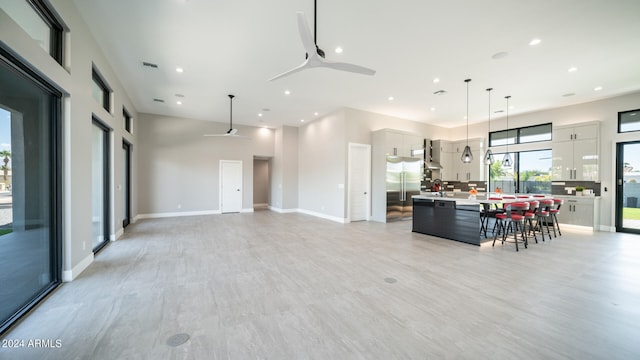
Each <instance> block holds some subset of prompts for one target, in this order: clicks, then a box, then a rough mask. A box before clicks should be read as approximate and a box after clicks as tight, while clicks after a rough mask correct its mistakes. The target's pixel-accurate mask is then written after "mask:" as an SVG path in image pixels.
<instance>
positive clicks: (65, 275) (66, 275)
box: [62, 252, 93, 282]
mask: <svg viewBox="0 0 640 360" xmlns="http://www.w3.org/2000/svg"><path fill="white" fill-rule="evenodd" d="M92 262H93V252H91V253H90V254H89V255H87V257H85V258H84V259H82V261H80V262H79V263H78V264H77V265H76V266H74V267H73V268H72V269H71V270H65V271H63V272H62V281H63V282H70V281H73V280H75V278H77V277H78V275H80V273H82V272H83V271H84V270H85V269H86V268H87V267H89V265H91V263H92Z"/></svg>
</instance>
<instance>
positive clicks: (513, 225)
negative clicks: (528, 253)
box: [492, 202, 529, 251]
mask: <svg viewBox="0 0 640 360" xmlns="http://www.w3.org/2000/svg"><path fill="white" fill-rule="evenodd" d="M528 209H529V204H528V203H524V202H513V203H511V204H509V206H508V208H507V213H506V214H499V215H503V216H504V218H503V216H500V222H501V228H502V229H503V230H504V231H503V232H502V243H503V244H504V242H505V241H508V240H507V235H508V233H509V231H513V242H515V244H516V251H519V249H518V243H519V242H522V243H523V244H524V247H525V249H526V248H527V234H526V233H525V232H524V212H525V211H527V210H528ZM496 219H498V215H496ZM505 220H508V224H507V226H506V227H505V225H504V222H505ZM518 231H520V236H521V238H522V241H518ZM497 235H498V233H495V234H494V236H493V244H492V246H495V244H496V239H497Z"/></svg>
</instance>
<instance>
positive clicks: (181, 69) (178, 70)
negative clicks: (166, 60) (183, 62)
mask: <svg viewBox="0 0 640 360" xmlns="http://www.w3.org/2000/svg"><path fill="white" fill-rule="evenodd" d="M176 71H177V72H179V73H181V72H184V69H183V68H181V67H177V68H176Z"/></svg>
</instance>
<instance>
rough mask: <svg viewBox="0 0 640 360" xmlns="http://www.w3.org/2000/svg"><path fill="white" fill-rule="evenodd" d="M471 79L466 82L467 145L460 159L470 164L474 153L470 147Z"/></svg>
mask: <svg viewBox="0 0 640 360" xmlns="http://www.w3.org/2000/svg"><path fill="white" fill-rule="evenodd" d="M470 81H471V79H467V80H465V81H464V82H466V83H467V146H465V147H464V151H463V152H462V156H461V157H460V160H462V162H463V163H465V164H468V163H470V162H471V161H472V160H473V154H471V148H470V147H469V82H470Z"/></svg>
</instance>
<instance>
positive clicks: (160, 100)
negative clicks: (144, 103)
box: [153, 99, 164, 103]
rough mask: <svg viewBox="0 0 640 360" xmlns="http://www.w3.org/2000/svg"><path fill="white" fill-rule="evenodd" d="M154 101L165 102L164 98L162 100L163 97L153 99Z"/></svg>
mask: <svg viewBox="0 0 640 360" xmlns="http://www.w3.org/2000/svg"><path fill="white" fill-rule="evenodd" d="M153 101H155V102H159V103H163V102H164V100H162V99H153Z"/></svg>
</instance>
